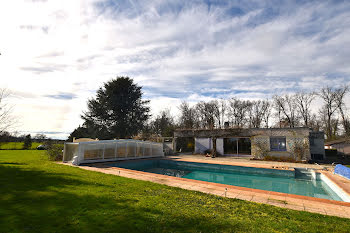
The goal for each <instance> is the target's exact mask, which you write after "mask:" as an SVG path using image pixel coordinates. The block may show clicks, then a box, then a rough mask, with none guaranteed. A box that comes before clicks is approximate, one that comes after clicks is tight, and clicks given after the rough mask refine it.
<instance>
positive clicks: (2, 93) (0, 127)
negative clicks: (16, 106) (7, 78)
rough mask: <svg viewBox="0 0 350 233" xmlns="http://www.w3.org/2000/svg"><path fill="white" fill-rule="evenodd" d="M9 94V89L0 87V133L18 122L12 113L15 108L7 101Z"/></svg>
mask: <svg viewBox="0 0 350 233" xmlns="http://www.w3.org/2000/svg"><path fill="white" fill-rule="evenodd" d="M9 96H10V92H9V91H8V90H7V89H4V88H3V89H0V134H1V133H2V132H4V131H8V130H9V129H10V128H11V127H13V126H14V124H15V123H16V120H15V118H14V116H13V115H12V110H13V108H12V106H11V105H9V104H8V102H7V99H8V97H9Z"/></svg>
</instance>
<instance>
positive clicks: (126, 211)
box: [0, 163, 245, 232]
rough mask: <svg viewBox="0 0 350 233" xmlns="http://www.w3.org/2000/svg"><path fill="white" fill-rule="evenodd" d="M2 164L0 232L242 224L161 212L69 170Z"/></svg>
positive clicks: (210, 229) (217, 227)
mask: <svg viewBox="0 0 350 233" xmlns="http://www.w3.org/2000/svg"><path fill="white" fill-rule="evenodd" d="M2 164H8V166H6V165H0V187H1V189H0V229H1V231H3V232H174V231H178V232H189V231H190V232H198V231H202V232H213V231H214V230H215V231H221V230H223V229H226V230H227V229H230V227H233V226H234V227H235V228H236V229H241V230H242V229H244V228H245V226H243V225H242V224H240V223H238V222H237V223H235V224H228V223H222V222H219V221H217V220H215V218H208V217H203V216H202V217H200V216H196V217H193V215H192V216H181V215H179V213H176V212H174V211H172V210H167V211H165V212H164V211H163V210H162V209H161V208H154V205H156V204H157V201H152V200H150V202H147V199H146V200H145V198H144V197H135V196H133V193H134V191H133V190H129V191H130V192H129V194H128V193H127V191H128V190H127V189H125V188H124V189H123V187H121V186H120V187H113V186H112V187H113V188H111V186H109V185H104V184H102V183H99V182H87V181H83V180H81V179H79V178H74V176H70V175H69V174H64V173H62V174H60V173H53V172H46V171H40V170H29V169H23V168H22V167H20V166H13V165H15V164H16V163H2ZM116 179H117V177H116ZM139 188H142V187H139ZM125 193H126V194H125ZM138 194H139V193H138ZM149 198H150V199H152V197H149ZM154 198H156V197H154Z"/></svg>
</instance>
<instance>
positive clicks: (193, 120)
mask: <svg viewBox="0 0 350 233" xmlns="http://www.w3.org/2000/svg"><path fill="white" fill-rule="evenodd" d="M179 110H180V119H179V126H180V127H181V128H185V129H192V128H197V127H198V120H197V114H196V109H195V108H192V107H190V105H189V104H188V103H187V102H185V101H183V102H182V103H181V104H180V106H179Z"/></svg>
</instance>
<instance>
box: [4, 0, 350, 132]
mask: <svg viewBox="0 0 350 233" xmlns="http://www.w3.org/2000/svg"><path fill="white" fill-rule="evenodd" d="M232 8H235V9H237V8H240V9H241V11H242V12H241V14H237V15H235V14H228V13H227V12H229V11H230V10H231V9H232ZM271 9H272V10H271ZM349 9H350V3H348V2H342V3H332V2H318V1H316V2H309V3H306V4H304V5H298V4H296V3H292V2H290V3H288V4H285V5H283V6H275V5H271V4H270V3H269V2H265V1H259V2H254V3H253V2H250V1H244V2H241V3H239V4H238V3H236V2H235V1H232V2H229V3H225V4H222V5H216V4H211V5H210V6H208V5H207V4H205V3H204V2H200V1H196V2H188V1H176V2H168V1H137V2H136V1H135V2H133V1H130V2H128V1H116V2H109V1H102V0H89V1H83V0H80V1H78V0H76V1H68V0H64V1H26V0H23V1H20V0H14V1H2V2H1V3H0V28H1V36H0V52H1V53H2V55H1V56H0V79H1V83H2V87H6V88H8V89H10V90H11V91H12V92H13V93H14V95H15V96H17V98H13V99H12V102H13V103H14V104H15V113H16V114H17V115H18V116H20V119H21V121H22V124H21V128H20V129H19V130H22V131H33V132H34V131H35V132H37V131H52V132H70V131H72V130H73V129H74V128H75V127H76V126H77V125H78V124H80V123H81V120H80V117H79V116H80V114H81V112H82V111H83V110H84V109H85V108H86V100H87V98H89V97H92V96H93V95H94V92H95V91H96V89H98V88H99V87H100V86H101V85H102V84H103V82H105V81H107V80H109V79H111V78H114V77H115V76H117V75H128V76H130V77H133V78H134V79H135V82H137V83H138V84H139V85H142V86H143V87H144V93H145V97H146V98H148V99H151V107H152V113H154V114H156V113H158V112H159V111H160V109H162V108H164V107H168V108H169V107H171V111H172V113H173V114H176V113H177V110H176V109H177V107H176V105H178V104H179V103H180V102H181V100H187V101H190V102H191V103H195V102H197V101H200V100H210V99H213V98H225V97H232V96H238V97H242V98H266V97H268V96H271V95H272V94H273V93H283V92H291V91H294V90H299V89H305V90H314V89H316V88H320V87H322V86H325V85H329V84H330V83H332V85H333V84H336V83H350V78H349V74H350V68H349V65H348V61H349V59H350V49H349V46H348V44H349V42H350V22H349V20H347V19H348V18H349V17H350V13H349V12H350V10H349ZM62 93H65V94H66V95H69V94H71V95H72V96H74V98H73V97H72V98H68V97H67V96H65V95H62ZM50 96H51V98H49V97H50ZM55 97H56V98H55ZM60 135H62V133H61V134H60Z"/></svg>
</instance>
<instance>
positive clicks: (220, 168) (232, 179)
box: [112, 159, 342, 201]
mask: <svg viewBox="0 0 350 233" xmlns="http://www.w3.org/2000/svg"><path fill="white" fill-rule="evenodd" d="M112 166H115V167H122V168H127V169H133V170H138V171H145V172H151V173H156V174H163V175H168V176H176V177H182V178H187V179H193V180H202V181H208V182H214V183H220V184H228V185H235V186H241V187H247V188H254V189H262V190H268V191H275V192H282V193H290V194H297V195H303V196H310V197H318V198H325V199H330V200H338V201H341V200H342V199H341V198H340V197H339V196H338V195H337V194H336V193H335V192H334V191H333V190H332V189H331V188H330V187H329V186H328V185H327V184H326V183H325V182H323V181H322V180H315V179H298V178H295V173H294V171H287V170H275V169H264V168H253V167H240V166H229V165H219V164H206V163H192V162H182V161H173V160H162V159H158V160H135V161H128V162H119V163H114V164H113V165H112Z"/></svg>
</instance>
